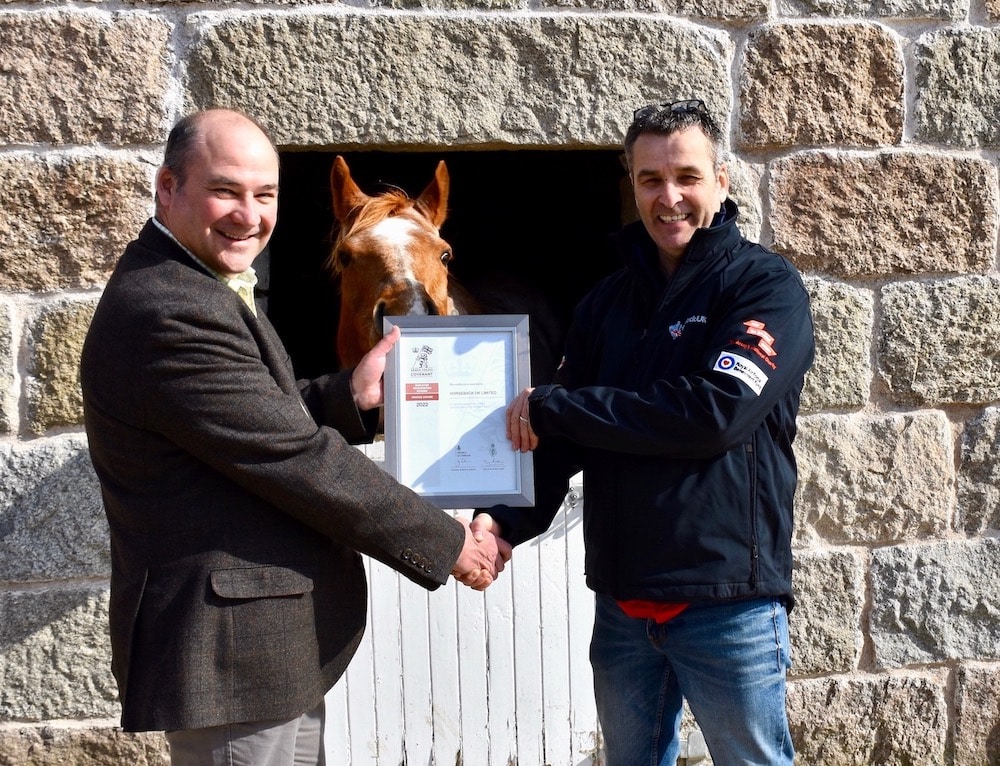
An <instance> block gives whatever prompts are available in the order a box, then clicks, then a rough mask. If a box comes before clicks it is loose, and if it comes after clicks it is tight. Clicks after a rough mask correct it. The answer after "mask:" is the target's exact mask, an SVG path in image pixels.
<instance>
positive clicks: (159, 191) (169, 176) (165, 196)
mask: <svg viewBox="0 0 1000 766" xmlns="http://www.w3.org/2000/svg"><path fill="white" fill-rule="evenodd" d="M175 191H177V177H176V176H175V175H174V174H173V173H172V172H171V171H170V169H169V168H167V167H160V169H159V170H157V171H156V201H157V202H159V203H161V204H162V203H163V202H164V201H167V200H169V199H170V197H171V195H172V194H173V193H174V192H175Z"/></svg>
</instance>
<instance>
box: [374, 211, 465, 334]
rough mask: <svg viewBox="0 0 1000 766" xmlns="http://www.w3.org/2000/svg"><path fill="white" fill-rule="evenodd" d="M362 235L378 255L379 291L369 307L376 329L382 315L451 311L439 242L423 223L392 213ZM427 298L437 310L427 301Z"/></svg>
mask: <svg viewBox="0 0 1000 766" xmlns="http://www.w3.org/2000/svg"><path fill="white" fill-rule="evenodd" d="M364 236H365V238H366V239H368V240H370V241H371V242H372V243H375V244H376V246H375V247H373V248H372V250H373V251H375V252H378V253H380V254H381V262H382V278H381V280H380V282H379V285H378V288H379V291H380V293H381V294H380V296H379V298H378V301H377V303H376V305H375V306H374V307H373V309H372V312H373V321H374V323H375V324H376V325H378V326H379V328H380V327H381V317H382V315H384V314H410V315H415V316H416V315H425V314H428V313H444V314H446V313H451V305H448V304H450V301H449V297H448V295H447V269H446V268H445V267H444V266H443V264H442V262H441V260H440V254H441V250H440V247H441V246H440V242H439V241H438V238H437V237H435V236H433V235H431V234H430V233H429V232H428V231H427V228H426V226H421V225H420V224H418V223H417V222H416V221H412V220H410V219H409V218H408V217H406V216H393V217H390V218H386V219H385V220H383V221H380V222H379V223H377V224H375V225H374V226H372V227H371V228H370V229H369V230H368V231H367V232H365V234H364ZM428 269H430V272H428ZM442 291H444V294H442ZM428 298H430V300H431V301H432V302H433V303H434V304H435V305H436V307H437V308H436V309H435V308H433V307H432V306H430V305H429V304H428V302H427V301H428ZM446 302H448V303H446ZM374 332H375V330H374V329H373V333H374Z"/></svg>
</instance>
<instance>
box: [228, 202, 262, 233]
mask: <svg viewBox="0 0 1000 766" xmlns="http://www.w3.org/2000/svg"><path fill="white" fill-rule="evenodd" d="M231 215H232V216H233V218H235V219H236V220H237V221H238V222H240V223H242V224H246V225H248V226H256V225H257V224H258V223H260V219H261V215H260V210H259V208H258V204H257V200H256V199H254V198H253V197H243V198H241V199H240V200H239V202H238V203H237V204H236V207H235V208H234V209H233V212H232V214H231Z"/></svg>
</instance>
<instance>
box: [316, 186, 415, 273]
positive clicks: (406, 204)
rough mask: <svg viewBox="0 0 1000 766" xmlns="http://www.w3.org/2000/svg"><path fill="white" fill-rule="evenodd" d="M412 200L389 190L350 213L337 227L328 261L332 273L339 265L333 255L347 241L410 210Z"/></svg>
mask: <svg viewBox="0 0 1000 766" xmlns="http://www.w3.org/2000/svg"><path fill="white" fill-rule="evenodd" d="M413 205H414V200H413V199H411V198H410V197H408V196H407V195H406V193H405V192H403V191H401V190H399V189H390V190H388V191H386V192H384V193H382V194H380V195H379V196H377V197H369V198H368V201H367V203H366V204H365V205H362V206H361V207H359V208H355V209H354V210H352V211H351V214H350V217H349V218H348V220H347V221H340V222H339V223H338V227H337V237H336V239H335V240H334V243H333V250H332V251H331V253H330V258H329V259H328V261H329V264H330V266H331V268H333V270H334V271H337V270H339V263H338V262H337V259H336V258H334V254H335V253H336V252H337V251H338V250H339V249H340V248H341V246H342V245H343V244H344V242H346V241H347V240H348V239H350V238H351V237H353V236H354V235H355V234H357V233H358V232H360V231H364V230H365V229H369V228H371V227H372V226H374V225H375V224H377V223H381V222H382V221H384V220H385V219H386V218H391V217H392V216H394V215H399V214H400V213H401V212H403V211H405V210H408V209H410V208H412V207H413Z"/></svg>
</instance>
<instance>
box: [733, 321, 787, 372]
mask: <svg viewBox="0 0 1000 766" xmlns="http://www.w3.org/2000/svg"><path fill="white" fill-rule="evenodd" d="M743 326H744V327H746V328H747V335H752V336H754V337H755V338H757V342H756V343H755V344H754V343H745V342H744V341H741V340H734V341H733V343H735V344H736V345H737V346H739V347H740V348H745V349H746V350H747V351H753V352H754V353H755V354H756V355H757V356H759V357H760V358H761V359H762V360H763V362H764V364H766V365H767V366H768V367H770V368H771V369H772V370H776V369H778V366H777V365H776V364H775V363H774V357H776V356H777V355H778V352H777V351H776V350H775V348H774V336H773V335H771V333H769V332H768V331H767V330H765V329H764V323H763V322H759V321H757V320H756V319H748V320H747V321H746V322H744V323H743Z"/></svg>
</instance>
